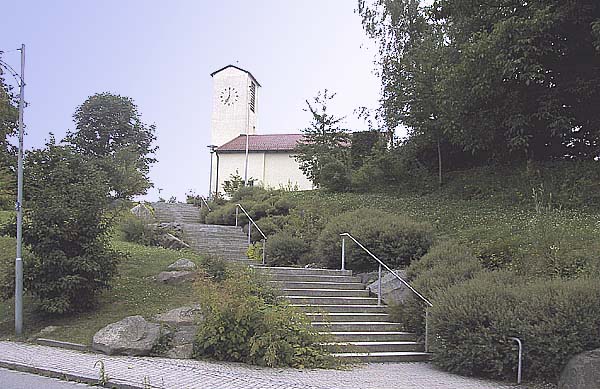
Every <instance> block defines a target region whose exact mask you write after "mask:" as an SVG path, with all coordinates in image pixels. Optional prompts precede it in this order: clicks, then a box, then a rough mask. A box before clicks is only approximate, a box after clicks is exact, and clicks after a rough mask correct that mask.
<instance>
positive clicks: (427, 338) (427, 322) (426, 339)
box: [425, 307, 429, 353]
mask: <svg viewBox="0 0 600 389" xmlns="http://www.w3.org/2000/svg"><path fill="white" fill-rule="evenodd" d="M425 352H426V353H428V352H429V307H425Z"/></svg>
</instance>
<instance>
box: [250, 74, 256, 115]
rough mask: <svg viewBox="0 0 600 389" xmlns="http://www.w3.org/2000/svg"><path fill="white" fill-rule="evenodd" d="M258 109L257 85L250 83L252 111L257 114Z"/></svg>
mask: <svg viewBox="0 0 600 389" xmlns="http://www.w3.org/2000/svg"><path fill="white" fill-rule="evenodd" d="M255 109H256V84H255V83H254V81H250V110H251V111H252V112H255Z"/></svg>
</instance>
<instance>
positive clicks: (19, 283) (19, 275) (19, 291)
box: [0, 44, 25, 335]
mask: <svg viewBox="0 0 600 389" xmlns="http://www.w3.org/2000/svg"><path fill="white" fill-rule="evenodd" d="M17 50H19V51H20V52H21V75H20V76H19V75H18V74H17V73H16V72H15V71H14V69H13V68H12V67H10V66H9V65H8V64H6V63H4V62H2V61H0V65H2V66H3V67H4V68H6V69H8V71H10V72H11V73H12V75H13V76H14V77H15V78H18V80H17V82H18V83H19V151H18V162H17V202H16V204H15V210H16V211H17V256H16V258H15V332H16V334H17V335H21V334H22V333H23V257H22V248H23V207H22V204H23V108H24V101H25V45H24V44H22V45H21V48H20V49H17Z"/></svg>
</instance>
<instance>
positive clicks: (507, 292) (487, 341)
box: [431, 272, 600, 381]
mask: <svg viewBox="0 0 600 389" xmlns="http://www.w3.org/2000/svg"><path fill="white" fill-rule="evenodd" d="M598 281H599V280H598V279H578V280H569V281H562V280H553V281H548V280H537V281H535V282H528V283H526V282H524V281H522V280H519V279H518V278H516V277H515V275H514V274H512V273H508V272H492V273H489V274H481V275H479V276H478V277H476V278H475V279H473V280H471V281H468V282H465V283H463V284H459V285H456V286H454V287H452V288H449V289H448V290H446V292H445V293H443V294H440V295H439V296H438V298H437V299H436V302H435V304H434V307H433V308H432V309H431V317H432V331H433V333H434V334H435V339H436V342H435V344H434V349H433V350H434V354H433V355H434V363H435V364H436V365H437V366H439V367H441V368H443V369H445V370H448V371H450V372H455V373H460V374H465V375H478V376H488V377H507V376H514V374H515V369H516V367H517V352H516V347H515V345H514V342H513V341H511V340H509V339H508V337H510V336H516V337H519V338H520V339H521V340H522V341H523V343H524V355H523V358H524V361H525V365H524V366H525V370H524V376H525V377H526V378H527V379H530V380H531V379H540V380H547V379H549V380H552V381H556V380H557V378H558V376H559V374H560V372H561V371H562V368H563V367H564V365H565V364H566V362H567V361H568V360H569V358H570V357H572V356H573V355H575V354H578V353H580V352H582V351H584V350H591V349H596V348H598V347H600V305H599V304H598V301H600V283H599V282H598Z"/></svg>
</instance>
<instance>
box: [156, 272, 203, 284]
mask: <svg viewBox="0 0 600 389" xmlns="http://www.w3.org/2000/svg"><path fill="white" fill-rule="evenodd" d="M195 276H196V273H194V272H191V271H163V272H160V273H159V274H158V275H157V276H156V281H158V282H162V283H165V284H179V283H180V282H184V281H188V280H192V279H194V277H195Z"/></svg>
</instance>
